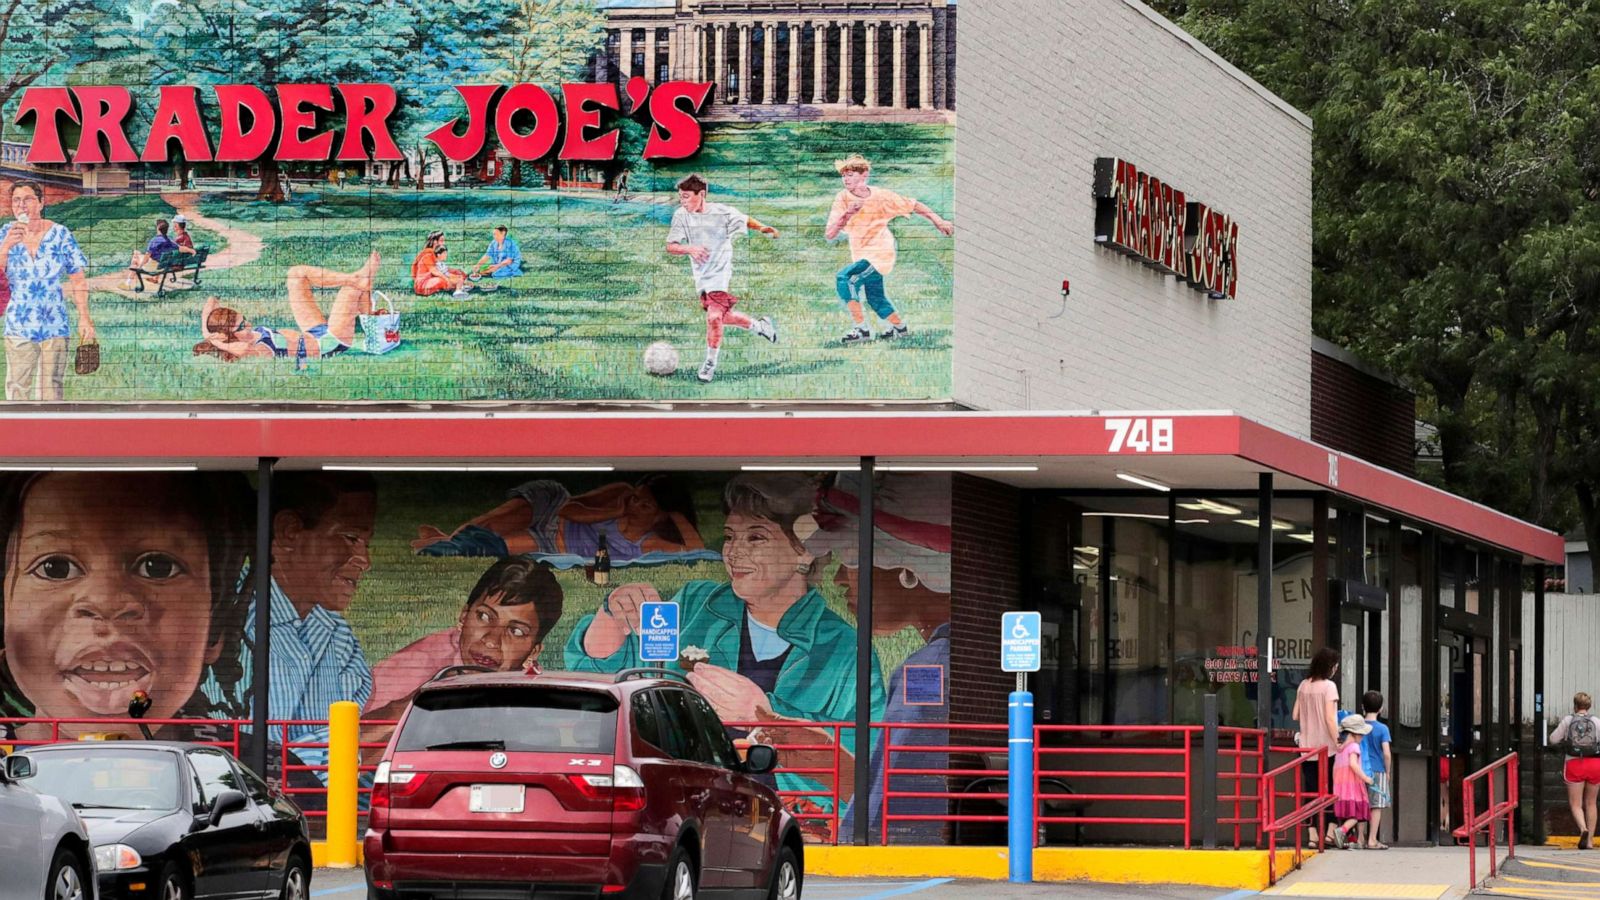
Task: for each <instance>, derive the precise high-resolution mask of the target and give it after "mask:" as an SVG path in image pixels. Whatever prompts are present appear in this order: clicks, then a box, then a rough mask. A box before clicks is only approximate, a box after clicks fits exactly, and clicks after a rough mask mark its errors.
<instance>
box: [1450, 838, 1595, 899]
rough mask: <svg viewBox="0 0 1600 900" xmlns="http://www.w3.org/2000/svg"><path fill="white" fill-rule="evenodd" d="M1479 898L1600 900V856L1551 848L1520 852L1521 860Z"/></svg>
mask: <svg viewBox="0 0 1600 900" xmlns="http://www.w3.org/2000/svg"><path fill="white" fill-rule="evenodd" d="M1478 893H1479V894H1487V895H1489V896H1494V897H1527V898H1530V900H1600V853H1597V852H1593V851H1587V852H1586V851H1581V850H1572V849H1555V848H1550V847H1539V848H1531V847H1530V848H1526V849H1524V848H1518V850H1517V858H1516V859H1513V860H1510V861H1508V862H1506V863H1505V864H1504V865H1503V866H1501V868H1500V875H1499V877H1497V878H1495V879H1493V880H1492V881H1490V882H1489V883H1488V884H1486V885H1484V886H1483V888H1482V889H1481V890H1479V891H1478Z"/></svg>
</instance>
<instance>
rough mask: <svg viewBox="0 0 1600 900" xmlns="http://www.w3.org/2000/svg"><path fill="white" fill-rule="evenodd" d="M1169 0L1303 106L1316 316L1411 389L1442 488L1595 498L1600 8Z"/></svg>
mask: <svg viewBox="0 0 1600 900" xmlns="http://www.w3.org/2000/svg"><path fill="white" fill-rule="evenodd" d="M1165 11H1167V12H1170V13H1177V14H1180V15H1181V19H1180V24H1182V25H1183V26H1184V27H1185V28H1187V29H1188V30H1190V31H1191V32H1192V33H1194V34H1196V36H1198V37H1199V38H1200V39H1201V40H1203V41H1206V42H1207V43H1208V44H1210V45H1211V46H1212V47H1213V48H1214V49H1216V50H1217V51H1218V52H1219V53H1220V54H1222V55H1223V56H1224V57H1226V58H1228V59H1230V60H1232V61H1233V62H1235V63H1236V64H1238V65H1239V66H1240V67H1241V68H1243V69H1244V70H1245V71H1246V72H1248V73H1250V74H1251V75H1252V76H1253V77H1255V78H1256V79H1257V80H1259V81H1261V82H1262V83H1263V84H1265V85H1266V86H1267V87H1268V88H1270V89H1272V90H1274V91H1276V92H1277V93H1279V94H1280V95H1282V96H1283V97H1285V99H1287V100H1289V101H1290V102H1291V103H1293V104H1295V105H1296V106H1298V107H1300V108H1301V109H1303V110H1305V111H1307V112H1308V113H1310V114H1311V116H1312V117H1313V119H1314V121H1315V123H1316V130H1315V137H1314V159H1315V168H1314V172H1313V187H1314V195H1315V198H1316V204H1315V207H1314V211H1313V218H1314V228H1315V232H1314V233H1315V246H1314V254H1313V258H1314V266H1315V272H1314V297H1315V312H1314V319H1315V325H1316V329H1317V331H1318V332H1319V333H1320V334H1323V335H1325V336H1327V337H1329V338H1331V339H1333V340H1335V341H1337V342H1339V343H1342V344H1345V345H1347V346H1350V347H1351V348H1352V349H1354V350H1356V351H1357V352H1358V353H1360V354H1362V355H1363V356H1366V357H1368V358H1369V359H1373V360H1374V361H1377V362H1379V363H1381V364H1383V365H1385V366H1386V367H1388V368H1390V369H1391V370H1393V371H1395V372H1397V373H1398V374H1400V375H1401V376H1402V377H1404V378H1405V379H1406V380H1407V381H1408V383H1410V384H1411V385H1412V386H1413V387H1415V388H1416V389H1417V390H1418V393H1419V399H1420V401H1421V405H1422V408H1423V410H1424V411H1425V414H1426V415H1427V416H1428V417H1429V418H1431V419H1432V420H1433V421H1434V423H1435V424H1436V425H1437V426H1438V428H1439V430H1440V439H1441V445H1442V449H1443V454H1444V471H1443V480H1444V482H1445V483H1446V485H1447V486H1448V487H1450V488H1451V489H1452V490H1456V491H1459V492H1462V493H1465V494H1467V495H1469V496H1473V497H1476V498H1479V499H1482V500H1486V501H1488V502H1492V503H1494V504H1495V505H1497V506H1499V507H1501V508H1506V509H1509V510H1511V511H1512V512H1515V513H1517V514H1520V515H1523V516H1527V517H1529V518H1532V519H1534V520H1536V521H1539V522H1542V523H1545V524H1548V525H1551V526H1554V527H1560V526H1562V525H1563V524H1565V523H1566V521H1567V520H1568V519H1569V518H1570V516H1571V514H1572V512H1573V510H1572V509H1571V505H1570V502H1569V498H1571V497H1573V496H1574V495H1575V496H1576V497H1577V500H1578V504H1579V506H1586V507H1593V506H1594V503H1593V498H1594V496H1595V495H1596V494H1597V493H1600V490H1597V488H1600V456H1597V451H1594V450H1591V449H1590V448H1593V447H1594V446H1595V445H1596V441H1597V439H1600V405H1597V404H1596V401H1594V400H1592V399H1591V397H1592V396H1593V395H1595V394H1596V391H1595V390H1594V387H1595V385H1596V381H1595V380H1594V379H1595V377H1596V375H1597V374H1600V334H1596V333H1594V322H1593V316H1594V313H1595V309H1596V304H1597V301H1600V291H1597V287H1600V285H1597V284H1596V283H1595V279H1594V277H1593V276H1591V275H1589V274H1588V273H1590V272H1595V271H1600V270H1596V269H1595V267H1594V263H1595V262H1596V261H1600V259H1597V249H1596V247H1595V242H1596V239H1595V237H1594V235H1595V234H1596V232H1595V230H1594V226H1595V225H1596V224H1600V223H1597V222H1596V221H1595V219H1596V216H1597V210H1596V198H1597V196H1600V165H1597V159H1600V152H1597V148H1596V146H1595V144H1594V135H1595V134H1596V133H1597V130H1596V126H1597V125H1600V119H1597V114H1596V110H1597V109H1600V43H1597V42H1596V41H1594V39H1593V35H1594V34H1595V33H1596V29H1597V28H1600V6H1597V5H1596V4H1593V3H1588V2H1576V0H1570V2H1561V0H1520V2H1519V0H1511V2H1507V0H1449V2H1445V0H1406V2H1399V3H1396V2H1392V0H1389V2H1380V0H1183V2H1181V3H1179V2H1169V3H1167V4H1165ZM1585 267H1587V268H1585ZM1590 423H1595V424H1594V425H1591V424H1590ZM1585 496H1588V497H1590V498H1591V500H1590V501H1589V502H1586V501H1585V500H1584V497H1585ZM1584 518H1585V519H1586V520H1587V521H1588V522H1589V524H1590V527H1591V529H1592V533H1600V528H1596V525H1597V524H1600V522H1597V521H1596V518H1595V512H1593V511H1590V510H1585V512H1584Z"/></svg>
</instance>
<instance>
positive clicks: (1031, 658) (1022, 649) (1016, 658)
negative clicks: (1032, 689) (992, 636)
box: [1000, 612, 1043, 672]
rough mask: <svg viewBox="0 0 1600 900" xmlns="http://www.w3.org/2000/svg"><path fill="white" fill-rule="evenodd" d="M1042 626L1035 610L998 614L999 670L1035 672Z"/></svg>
mask: <svg viewBox="0 0 1600 900" xmlns="http://www.w3.org/2000/svg"><path fill="white" fill-rule="evenodd" d="M1042 632H1043V626H1042V624H1041V622H1040V619H1039V614H1038V613H1036V612H1008V613H1001V614H1000V670H1001V671H1002V672H1037V671H1039V665H1040V662H1041V658H1042V656H1043V654H1042V652H1041V650H1040V646H1041V634H1042Z"/></svg>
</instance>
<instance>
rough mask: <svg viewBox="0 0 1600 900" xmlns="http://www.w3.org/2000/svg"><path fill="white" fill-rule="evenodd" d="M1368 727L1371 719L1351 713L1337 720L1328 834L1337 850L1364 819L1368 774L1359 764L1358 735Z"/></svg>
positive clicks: (1360, 736)
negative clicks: (1332, 823)
mask: <svg viewBox="0 0 1600 900" xmlns="http://www.w3.org/2000/svg"><path fill="white" fill-rule="evenodd" d="M1371 730H1372V723H1371V722H1368V721H1367V720H1366V719H1365V718H1363V717H1362V716H1359V715H1356V714H1354V713H1352V714H1351V715H1348V716H1345V717H1344V719H1343V720H1341V721H1340V722H1339V754H1338V756H1336V757H1334V760H1333V818H1334V820H1335V821H1337V822H1341V823H1342V824H1338V825H1334V826H1333V831H1332V834H1331V835H1330V837H1332V838H1333V845H1334V846H1335V847H1338V848H1339V849H1340V850H1343V849H1345V848H1346V847H1348V846H1350V844H1349V843H1348V841H1349V839H1350V838H1351V837H1352V836H1353V835H1354V834H1355V830H1356V828H1357V827H1358V826H1359V825H1360V824H1361V823H1362V822H1365V821H1366V820H1367V815H1368V813H1370V812H1371V809H1370V808H1369V807H1368V806H1367V787H1368V786H1370V785H1371V784H1372V776H1371V775H1368V774H1367V772H1366V769H1365V768H1364V767H1363V766H1362V765H1361V738H1362V737H1363V736H1365V735H1366V733H1367V732H1369V731H1371Z"/></svg>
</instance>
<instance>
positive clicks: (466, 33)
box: [144, 0, 511, 202]
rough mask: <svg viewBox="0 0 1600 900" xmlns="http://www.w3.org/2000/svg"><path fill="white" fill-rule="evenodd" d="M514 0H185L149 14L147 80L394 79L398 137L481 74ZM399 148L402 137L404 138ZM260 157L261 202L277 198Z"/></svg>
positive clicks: (274, 178) (271, 170) (267, 163)
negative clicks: (165, 10) (429, 0)
mask: <svg viewBox="0 0 1600 900" xmlns="http://www.w3.org/2000/svg"><path fill="white" fill-rule="evenodd" d="M510 8H511V0H452V2H450V3H409V2H397V0H382V2H366V0H189V2H185V3H184V4H183V5H182V6H181V8H179V9H177V10H173V11H171V12H170V13H167V14H161V13H160V12H157V13H154V14H152V15H151V16H150V18H149V20H148V21H147V24H146V29H145V32H144V34H145V38H144V39H145V41H146V42H147V45H148V48H149V51H150V54H151V59H152V61H153V63H154V68H153V69H152V75H153V77H151V78H149V80H150V81H151V82H152V83H167V84H224V83H227V84H255V85H275V84H292V83H338V82H367V83H370V82H379V83H388V84H393V85H395V86H396V87H397V88H398V89H399V91H400V96H401V107H400V109H399V110H397V113H396V116H395V117H394V118H393V119H391V125H392V126H394V127H395V128H396V130H397V131H398V133H397V134H396V139H397V141H400V140H401V138H402V135H404V134H409V133H412V132H415V131H417V130H418V129H419V128H420V127H421V123H422V122H424V121H426V120H429V119H430V118H432V117H433V114H431V113H430V109H432V108H433V107H432V104H435V103H437V101H438V100H439V98H440V97H441V96H443V95H445V94H447V93H448V91H449V87H448V86H449V85H452V84H457V83H465V82H468V81H471V80H473V79H474V78H479V77H482V76H483V75H485V74H486V73H487V69H488V67H487V65H486V64H485V63H484V62H483V60H484V58H485V57H486V56H492V55H493V52H494V51H495V49H496V47H497V42H498V41H499V40H500V31H501V27H500V23H502V22H504V21H505V19H506V17H507V15H508V14H509V10H510ZM402 146H405V144H403V143H402ZM280 177H281V172H280V169H279V167H278V166H277V164H276V163H274V162H272V161H271V160H263V162H262V164H261V184H260V188H259V189H258V192H257V196H258V198H259V199H263V200H272V201H274V202H278V201H282V200H283V188H282V186H281V184H280V183H279V179H280Z"/></svg>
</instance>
